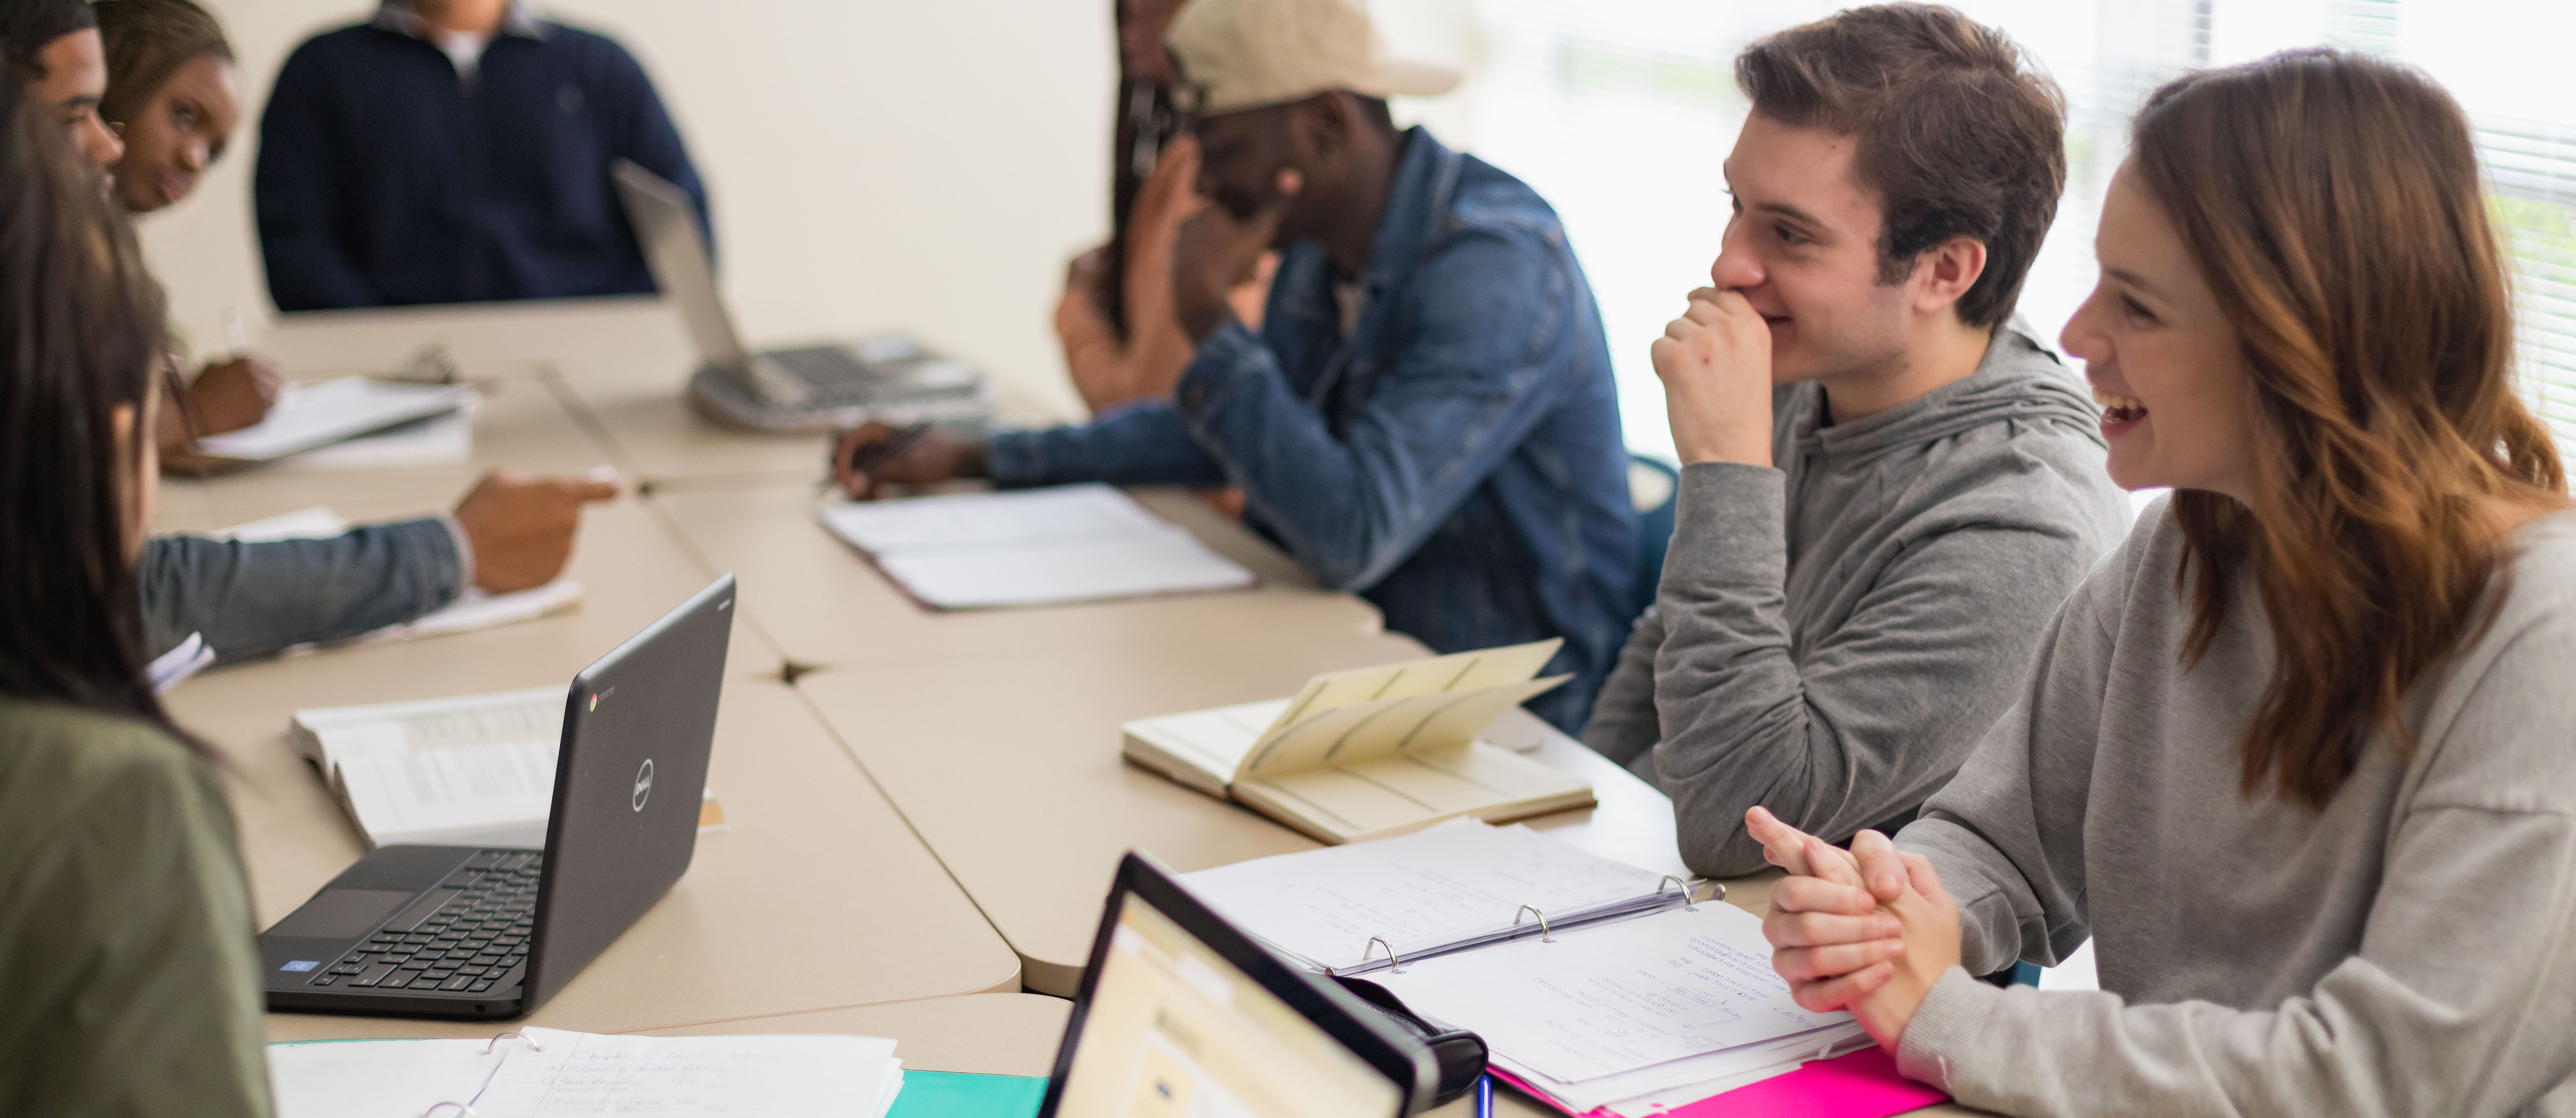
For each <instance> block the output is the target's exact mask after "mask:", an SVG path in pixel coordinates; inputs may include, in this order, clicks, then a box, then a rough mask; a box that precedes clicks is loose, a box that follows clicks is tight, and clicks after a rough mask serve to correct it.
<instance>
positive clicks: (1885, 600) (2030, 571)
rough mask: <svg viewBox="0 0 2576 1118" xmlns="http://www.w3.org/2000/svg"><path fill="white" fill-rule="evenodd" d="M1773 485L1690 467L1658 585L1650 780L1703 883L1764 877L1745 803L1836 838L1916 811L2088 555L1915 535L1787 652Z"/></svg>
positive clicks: (2011, 536)
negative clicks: (1851, 602)
mask: <svg viewBox="0 0 2576 1118" xmlns="http://www.w3.org/2000/svg"><path fill="white" fill-rule="evenodd" d="M1784 477H1785V475H1783V474H1782V473H1781V472H1780V471H1778V470H1774V469H1770V468H1767V467H1754V466H1744V465H1737V464H1733V463H1699V464H1695V465H1691V466H1687V467H1685V468H1684V469H1683V470H1682V484H1681V494H1680V498H1679V500H1680V504H1679V506H1678V508H1677V509H1676V513H1677V518H1676V526H1675V529H1674V535H1673V544H1672V549H1671V551H1670V553H1669V556H1668V557H1667V558H1666V560H1665V564H1664V578H1663V583H1662V585H1661V586H1660V587H1659V588H1658V592H1657V611H1658V613H1659V614H1660V619H1661V625H1662V628H1663V635H1662V641H1661V643H1660V644H1659V645H1658V646H1657V647H1656V649H1655V659H1654V666H1653V667H1654V670H1653V692H1654V706H1655V712H1656V718H1657V724H1658V728H1659V729H1660V734H1659V735H1658V736H1659V739H1660V744H1658V745H1657V746H1655V748H1654V753H1653V757H1654V767H1655V774H1656V778H1657V780H1656V782H1657V783H1658V784H1659V785H1660V786H1661V787H1662V788H1663V790H1664V791H1665V793H1666V794H1668V795H1670V796H1671V797H1672V798H1673V804H1674V810H1675V814H1676V815H1677V817H1678V820H1679V824H1680V838H1681V853H1682V860H1683V861H1684V862H1686V863H1687V864H1689V866H1690V867H1691V868H1692V869H1693V870H1695V871H1697V872H1700V873H1704V874H1710V875H1714V876H1734V875H1740V874H1746V873H1753V872H1756V871H1758V870H1761V869H1762V868H1764V863H1763V861H1762V848H1761V845H1760V844H1759V843H1756V842H1754V841H1752V839H1751V838H1749V837H1748V836H1747V835H1746V834H1745V832H1744V812H1745V809H1747V808H1750V807H1754V806H1757V805H1759V806H1762V807H1766V808H1769V809H1770V810H1771V811H1772V812H1774V813H1776V814H1778V815H1779V816H1780V817H1781V818H1782V819H1785V820H1787V821H1788V822H1789V823H1790V824H1791V825H1793V826H1796V827H1798V828H1800V829H1802V830H1806V831H1808V832H1810V833H1813V834H1816V835H1819V836H1821V837H1823V838H1825V839H1826V840H1828V841H1831V842H1842V841H1845V840H1848V839H1849V838H1850V837H1851V836H1852V834H1853V833H1854V832H1856V831H1859V830H1860V829H1862V828H1864V827H1871V826H1879V825H1886V824H1890V823H1891V822H1892V821H1895V820H1899V819H1901V818H1903V817H1904V816H1905V815H1906V814H1908V813H1910V812H1912V811H1913V810H1914V809H1915V807H1916V806H1917V805H1920V804H1921V803H1922V802H1923V800H1924V799H1925V798H1926V797H1928V796H1930V795H1931V794H1932V792H1933V791H1934V790H1936V789H1938V788H1939V787H1940V786H1941V784H1942V782H1944V781H1946V780H1948V779H1949V777H1950V774H1951V773H1952V772H1954V771H1956V770H1957V768H1958V766H1959V763H1960V762H1961V761H1962V760H1963V759H1965V758H1966V757H1967V755H1968V752H1969V750H1970V749H1972V748H1973V747H1974V746H1975V745H1976V742H1977V741H1978V739H1979V738H1981V737H1982V736H1983V735H1984V732H1985V731H1986V730H1987V728H1989V727H1991V726H1992V725H1993V724H1994V722H1995V720H1996V719H1997V718H1999V717H2001V716H2002V715H2003V713H2004V711H2005V710H2006V709H2007V708H2008V707H2009V706H2010V705H2011V702H2012V699H2013V696H2014V693H2015V692H2014V689H2015V687H2016V686H2017V685H2018V684H2019V682H2020V681H2021V680H2022V679H2023V678H2024V672H2025V670H2026V668H2027V667H2028V664H2029V660H2028V655H2029V653H2028V651H2027V650H2028V649H2029V648H2030V646H2031V641H2032V637H2033V635H2034V634H2037V633H2039V632H2041V631H2043V630H2044V629H2045V627H2046V625H2047V622H2048V618H2049V616H2050V615H2051V614H2052V613H2054V612H2055V611H2056V610H2057V608H2058V606H2059V605H2060V604H2061V603H2062V602H2063V601H2064V598H2065V594H2066V592H2067V591H2068V590H2069V589H2071V588H2072V585H2073V583H2074V582H2075V580H2076V579H2077V578H2079V577H2080V576H2081V574H2082V572H2083V571H2085V570H2086V569H2088V568H2089V567H2090V566H2091V565H2092V563H2093V562H2094V560H2095V558H2096V556H2097V555H2098V552H2097V551H2096V550H2095V547H2094V545H2093V544H2091V543H2090V542H2089V541H2088V540H2087V539H2086V538H2085V536H2084V534H2083V533H2082V532H2079V531H2077V530H2075V528H2074V527H2073V526H2072V525H2069V526H2066V527H2063V528H2062V529H2060V530H2055V531H2050V530H2043V529H2041V528H2037V527H2034V526H2033V524H2034V523H2036V522H2034V521H2030V520H2022V521H2008V520H1998V521H1997V522H1995V523H1992V524H1983V523H1979V522H1975V521H1970V522H1966V523H1961V524H1958V525H1954V526H1952V527H1949V528H1948V529H1946V530H1943V531H1939V532H1932V533H1926V534H1924V535H1920V536H1917V537H1915V538H1913V539H1911V540H1908V541H1905V543H1904V549H1903V551H1902V552H1901V553H1900V554H1898V555H1896V556H1895V557H1894V558H1892V559H1890V560H1889V561H1888V562H1887V563H1886V564H1885V565H1884V566H1883V567H1881V569H1880V571H1879V574H1878V577H1877V578H1876V579H1875V581H1874V582H1873V584H1872V585H1871V586H1870V587H1869V588H1868V590H1867V592H1866V594H1865V595H1864V596H1863V597H1862V599H1861V600H1860V601H1859V603H1858V605H1857V606H1856V608H1854V609H1853V610H1852V612H1851V613H1850V615H1849V617H1848V619H1847V620H1846V621H1845V623H1844V624H1843V625H1841V626H1840V627H1839V628H1838V629H1837V630H1836V631H1834V632H1833V633H1832V634H1830V635H1829V636H1827V637H1825V638H1824V639H1823V640H1822V641H1821V642H1820V643H1819V644H1818V645H1817V646H1815V647H1812V648H1806V649H1802V650H1797V651H1795V652H1793V650H1792V647H1791V628H1790V620H1789V618H1787V617H1786V616H1785V591H1784V586H1785V582H1786V579H1787V578H1788V567H1789V560H1788V545H1787V527H1786V508H1785V501H1786V496H1785V492H1784V485H1785V481H1784ZM1621 667H1622V669H1623V674H1625V673H1627V672H1628V671H1630V670H1631V664H1630V663H1629V662H1628V661H1626V660H1623V662H1622V665H1621ZM1621 685H1622V686H1624V687H1633V685H1634V680H1633V678H1631V679H1629V680H1626V681H1622V684H1621ZM1622 693H1624V692H1614V694H1613V695H1611V696H1610V700H1611V701H1612V703H1613V705H1614V709H1623V708H1619V707H1618V706H1617V705H1616V704H1617V702H1618V699H1619V695H1620V694H1622ZM1633 705H1634V703H1633V699H1632V700H1630V701H1629V706H1630V707H1633Z"/></svg>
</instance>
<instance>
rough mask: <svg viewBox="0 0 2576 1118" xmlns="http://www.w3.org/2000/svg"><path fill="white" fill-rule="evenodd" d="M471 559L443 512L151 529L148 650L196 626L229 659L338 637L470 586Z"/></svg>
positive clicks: (218, 655)
mask: <svg viewBox="0 0 2576 1118" xmlns="http://www.w3.org/2000/svg"><path fill="white" fill-rule="evenodd" d="M471 562H472V558H471V555H470V553H468V552H467V551H466V550H465V548H464V546H463V544H462V542H461V540H460V539H459V533H458V531H457V529H456V527H455V522H454V521H453V520H450V519H449V518H447V517H443V516H436V517H423V518H421V519H418V520H406V521H402V522H399V523H394V524H376V525H369V526H366V527H362V528H354V529H351V530H350V531H348V532H347V533H345V534H342V535H338V536H333V537H331V538H329V539H320V540H276V541H271V542H265V543H242V542H239V541H233V540H212V539H206V538H204V537H200V536H156V537H154V538H153V539H151V540H149V541H147V542H146V543H145V544H144V547H143V558H142V563H141V566H142V572H141V577H142V592H143V629H144V639H145V643H146V649H145V651H146V652H147V654H149V655H154V656H158V655H160V654H161V653H163V652H166V651H168V650H169V649H171V648H174V647H176V646H177V645H178V644H179V642H181V641H184V640H186V639H188V634H190V633H198V634H201V635H203V636H204V638H205V641H206V646H207V647H208V648H211V649H213V650H214V652H215V662H216V663H218V664H231V663H238V662H240V661H243V660H252V659H257V658H259V657H262V656H273V655H276V654H277V653H279V652H283V651H285V650H286V649H289V648H292V647H294V646H296V645H299V644H311V643H314V642H318V641H336V640H346V639H348V638H350V637H355V636H359V635H362V634H365V633H368V632H372V631H374V630H376V629H381V628H384V627H385V626H387V625H399V624H402V623H403V622H406V621H410V620H412V619H414V618H417V617H419V616H420V615H422V614H425V613H428V612H430V611H432V610H435V609H438V608H440V607H442V606H445V605H446V604H448V603H449V602H452V601H455V600H456V596H457V595H459V594H462V593H464V591H465V588H466V587H467V586H470V585H472V584H473V577H474V576H473V572H472V571H471V569H470V564H471Z"/></svg>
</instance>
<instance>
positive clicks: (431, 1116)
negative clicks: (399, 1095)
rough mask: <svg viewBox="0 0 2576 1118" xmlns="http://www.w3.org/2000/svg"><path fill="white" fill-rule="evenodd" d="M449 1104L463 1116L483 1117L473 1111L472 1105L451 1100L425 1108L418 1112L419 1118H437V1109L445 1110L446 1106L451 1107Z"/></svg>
mask: <svg viewBox="0 0 2576 1118" xmlns="http://www.w3.org/2000/svg"><path fill="white" fill-rule="evenodd" d="M451 1106H452V1107H455V1108H456V1112H457V1113H459V1114H462V1115H464V1116H465V1118H483V1116H482V1115H480V1114H476V1113H474V1108H473V1107H470V1106H467V1105H465V1104H464V1103H461V1102H452V1101H451V1102H443V1103H439V1104H437V1105H436V1106H432V1107H430V1108H429V1109H427V1110H424V1111H421V1112H420V1118H438V1112H439V1111H442V1110H445V1109H447V1108H448V1107H451Z"/></svg>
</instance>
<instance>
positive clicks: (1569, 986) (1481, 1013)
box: [1375, 904, 1848, 1083]
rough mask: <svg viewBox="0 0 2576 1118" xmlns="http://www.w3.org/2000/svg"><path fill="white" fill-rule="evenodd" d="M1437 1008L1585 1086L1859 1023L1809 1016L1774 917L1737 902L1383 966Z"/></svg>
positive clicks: (1412, 995) (1416, 999) (1386, 976)
mask: <svg viewBox="0 0 2576 1118" xmlns="http://www.w3.org/2000/svg"><path fill="white" fill-rule="evenodd" d="M1375 977H1376V980H1377V981H1379V982H1380V983H1383V984H1384V985H1385V986H1386V987H1387V988H1389V989H1391V990H1394V991H1395V992H1396V994H1397V995H1399V996H1401V997H1402V998H1404V1000H1405V1002H1406V1004H1408V1005H1410V1006H1412V1007H1413V1008H1414V1009H1416V1010H1418V1011H1420V1012H1422V1013H1425V1014H1427V1015H1429V1016H1432V1017H1436V1018H1439V1019H1441V1020H1445V1021H1453V1022H1457V1023H1458V1024H1461V1025H1464V1026H1466V1027H1468V1028H1472V1029H1474V1030H1476V1031H1477V1032H1478V1033H1481V1034H1483V1035H1484V1037H1485V1040H1486V1041H1487V1043H1489V1044H1491V1045H1492V1046H1493V1047H1494V1050H1495V1051H1497V1052H1504V1053H1509V1054H1511V1056H1512V1057H1513V1059H1514V1060H1516V1061H1517V1062H1519V1063H1521V1064H1524V1065H1526V1066H1528V1067H1530V1068H1532V1069H1534V1070H1536V1071H1538V1072H1540V1073H1541V1074H1543V1075H1546V1076H1548V1077H1549V1078H1551V1079H1557V1080H1562V1081H1565V1082H1569V1083H1573V1082H1581V1081H1583V1080H1587V1079H1594V1078H1597V1077H1600V1076H1605V1075H1617V1074H1619V1073H1621V1072H1626V1071H1633V1070H1635V1069H1638V1068H1643V1067H1649V1066H1652V1065H1655V1064H1660V1063H1663V1062H1665V1061H1668V1060H1678V1059H1682V1058H1685V1057H1689V1056H1696V1055H1699V1054H1700V1053H1704V1052H1714V1051H1718V1050H1720V1049H1725V1048H1732V1047H1735V1046H1737V1045H1743V1044H1751V1043H1754V1042H1756V1041H1763V1040H1770V1039H1772V1038H1775V1037H1780V1036H1783V1035H1787V1034H1793V1033H1803V1032H1808V1031H1810V1030H1814V1029H1821V1028H1825V1027H1827V1026H1831V1025H1835V1024H1839V1023H1841V1022H1843V1021H1845V1020H1848V1018H1847V1017H1845V1016H1844V1015H1842V1014H1822V1013H1809V1012H1807V1011H1806V1010H1803V1009H1800V1008H1798V1006H1797V1003H1795V1002H1793V1001H1791V1000H1790V997H1789V986H1788V983H1786V982H1783V981H1782V980H1781V979H1780V977H1779V975H1777V974H1775V973H1773V971H1772V969H1771V948H1770V945H1769V944H1767V943H1765V942H1764V941H1763V938H1762V923H1761V921H1759V920H1757V919H1755V918H1754V916H1753V915H1752V914H1751V913H1748V912H1745V911H1744V910H1742V909H1739V908H1736V907H1734V906H1732V905H1727V904H1703V905H1700V906H1699V907H1698V908H1697V909H1696V910H1690V909H1673V910H1670V911H1666V912H1663V913H1660V914H1657V915H1654V916H1649V917H1641V918H1639V919H1635V920H1627V921H1621V922H1618V923H1611V924H1602V925H1598V926H1595V927H1591V928H1586V929H1583V930H1581V931H1575V932H1568V933H1565V934H1562V935H1559V936H1556V937H1555V942H1553V943H1547V942H1542V941H1539V940H1534V939H1523V940H1515V941H1512V942H1509V943H1503V944H1497V945H1495V946H1493V947H1488V948H1485V949H1484V950H1481V951H1473V952H1469V953H1466V954H1462V955H1449V956H1443V957H1440V958H1434V959H1429V960H1425V961H1423V962H1421V963H1417V964H1411V965H1408V966H1406V967H1405V968H1404V969H1403V970H1402V971H1401V972H1386V973H1381V974H1379V975H1377V976H1375Z"/></svg>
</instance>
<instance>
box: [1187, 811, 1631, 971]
mask: <svg viewBox="0 0 2576 1118" xmlns="http://www.w3.org/2000/svg"><path fill="white" fill-rule="evenodd" d="M1661 880H1662V875H1660V874H1656V873H1651V872H1648V871H1646V870H1641V869H1638V868H1636V867H1634V866H1630V865H1626V864H1624V863H1620V862H1614V861H1611V860H1610V859H1607V858H1603V857H1600V856H1599V855H1595V854H1589V853H1586V852H1584V851H1581V850H1577V849H1575V848H1574V847H1571V846H1568V845H1566V844H1564V843H1562V842H1558V841H1556V840H1555V839H1552V838H1549V837H1547V836H1545V835H1542V834H1539V833H1538V832H1536V831H1532V830H1530V829H1529V828H1527V827H1523V826H1518V825H1514V826H1509V827H1493V826H1488V825H1486V824H1484V823H1482V822H1479V821H1477V820H1474V819H1459V820H1453V821H1451V822H1448V823H1443V824H1441V825H1439V826H1437V827H1433V828H1430V829H1429V830H1425V831H1421V832H1417V833H1415V834H1410V835H1403V836H1399V837H1396V838H1389V839H1379V840H1377V841H1375V842H1357V843H1351V844H1349V845H1347V846H1329V847H1325V848H1324V849H1321V850H1309V851H1305V852H1302V853H1297V854H1281V855H1277V856H1275V857H1269V858H1255V859H1253V860H1251V861H1249V862H1237V863H1235V864H1233V865H1231V866H1219V867H1217V868H1215V869H1209V870H1200V871H1198V872H1196V873H1188V874H1183V875H1181V881H1182V882H1183V883H1184V884H1187V885H1188V886H1189V887H1190V889H1191V891H1192V892H1195V893H1197V894H1198V895H1199V896H1200V897H1201V898H1202V899H1204V900H1206V901H1207V902H1208V904H1209V905H1211V906H1213V907H1214V908H1216V910H1217V911H1219V912H1222V913H1224V914H1225V915H1226V917H1227V918H1228V919H1230V920H1232V921H1234V922H1235V923H1236V924H1238V925H1240V926H1242V927H1244V928H1245V929H1247V930H1249V931H1251V932H1252V933H1253V934H1254V935H1257V936H1260V937H1261V938H1262V939H1264V940H1267V941H1269V942H1270V943H1271V944H1273V945H1275V946H1278V947H1281V948H1284V949H1286V950H1287V951H1289V952H1291V953H1293V954H1296V955H1299V956H1303V957H1304V958H1306V959H1307V960H1310V961H1312V962H1314V963H1317V964H1320V965H1323V966H1329V967H1337V968H1338V967H1348V966H1352V965H1356V964H1357V963H1358V962H1359V961H1360V959H1361V956H1363V955H1365V954H1368V953H1369V948H1368V941H1369V937H1371V936H1380V937H1384V938H1385V939H1386V941H1387V942H1388V943H1389V944H1392V945H1393V946H1394V947H1395V949H1396V952H1397V954H1398V955H1403V954H1404V953H1406V952H1409V951H1414V950H1417V949H1422V948H1427V947H1431V946H1436V945H1441V944H1446V943H1450V942H1453V941H1455V940H1458V939H1460V938H1463V937H1466V936H1469V935H1472V934H1476V933H1479V932H1486V931H1493V930H1496V929H1501V928H1507V927H1510V926H1511V925H1512V918H1513V917H1514V916H1515V915H1516V914H1518V912H1519V910H1520V906H1522V905H1528V906H1530V907H1532V908H1535V909H1538V910H1539V911H1540V912H1544V913H1548V914H1550V919H1553V920H1564V919H1567V918H1569V917H1570V916H1571V915H1573V914H1575V913H1577V912H1580V911H1582V910H1586V909H1590V908H1594V907H1596V906H1600V905H1605V904H1610V903H1613V902H1617V901H1624V900H1629V899H1632V898H1636V897H1641V896H1646V895H1648V894H1651V893H1654V892H1655V890H1656V886H1657V884H1658V883H1659V882H1660V881H1661ZM1480 950H1494V948H1490V947H1488V948H1482V949H1480ZM1376 954H1377V955H1378V956H1379V957H1381V958H1383V957H1384V956H1385V952H1384V951H1382V950H1380V951H1377V952H1376Z"/></svg>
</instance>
